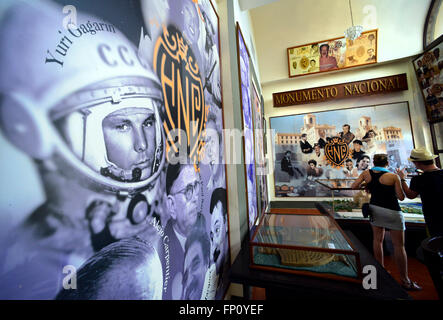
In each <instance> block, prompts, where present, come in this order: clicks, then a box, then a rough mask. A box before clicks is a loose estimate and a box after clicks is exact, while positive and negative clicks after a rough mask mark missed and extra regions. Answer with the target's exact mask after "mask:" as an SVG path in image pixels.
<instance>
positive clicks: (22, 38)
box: [0, 1, 165, 192]
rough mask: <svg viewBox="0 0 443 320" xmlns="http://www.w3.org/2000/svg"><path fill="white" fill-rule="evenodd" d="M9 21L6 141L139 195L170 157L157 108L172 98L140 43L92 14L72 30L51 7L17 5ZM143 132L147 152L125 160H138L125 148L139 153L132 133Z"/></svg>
mask: <svg viewBox="0 0 443 320" xmlns="http://www.w3.org/2000/svg"><path fill="white" fill-rule="evenodd" d="M1 16H2V20H1V21H0V70H2V71H1V73H0V92H1V94H2V101H1V106H0V116H1V128H2V129H3V132H4V133H5V135H6V137H7V138H8V139H9V140H10V141H11V142H12V143H13V144H15V145H16V146H17V147H19V148H20V149H21V150H23V151H24V152H26V153H27V154H28V155H30V156H32V157H33V158H35V159H41V160H43V159H48V158H50V157H52V156H54V155H56V156H57V157H61V158H63V160H64V161H65V162H67V163H68V165H69V166H70V167H71V168H74V169H75V171H76V172H77V173H78V172H80V175H81V177H82V178H83V179H87V180H88V181H92V182H94V183H95V184H96V185H97V186H98V187H99V188H104V190H107V191H112V192H119V191H125V192H134V191H137V190H141V189H144V188H146V187H148V186H149V185H150V184H152V183H154V182H155V180H156V179H157V177H158V174H159V173H160V171H161V169H162V167H163V165H164V161H165V160H164V158H165V157H164V147H163V146H164V137H163V130H162V127H161V121H160V117H159V113H158V110H157V109H158V108H160V107H161V104H162V103H163V102H162V101H163V98H162V93H161V89H160V83H159V81H158V79H157V77H156V75H155V74H154V73H153V72H152V70H151V67H150V66H149V65H148V63H146V62H145V61H143V60H142V59H141V58H140V57H139V55H138V52H137V49H136V48H135V46H134V45H133V44H132V43H130V42H129V41H128V40H127V39H126V37H125V36H124V35H123V34H122V33H121V32H119V31H118V30H117V29H116V28H115V27H114V26H113V25H111V24H109V23H107V22H104V21H102V20H101V19H99V18H96V17H93V16H86V15H82V14H80V13H77V24H76V28H71V29H65V28H64V27H63V22H64V18H65V15H64V14H63V11H62V7H60V6H57V5H55V4H52V3H48V2H46V1H45V2H44V1H32V2H25V1H17V2H14V4H13V5H12V6H10V7H9V9H8V11H7V12H5V13H4V14H3V15H1ZM119 121H120V122H121V123H120V124H119V123H118V122H119ZM114 125H115V127H113V126H114ZM120 127H121V128H120ZM122 128H126V129H128V128H129V130H134V132H133V133H128V132H127V131H124V130H120V129H122ZM113 129H116V131H112V130H113ZM135 131H137V132H135ZM148 132H149V133H148ZM119 134H121V135H124V136H125V138H123V140H124V139H126V140H125V141H126V145H125V143H121V141H120V140H119V139H121V137H120V135H119ZM137 135H138V138H140V137H141V138H142V139H143V141H142V142H141V145H140V146H137V148H139V150H138V152H139V153H140V154H142V155H141V156H139V157H138V158H136V157H134V159H133V163H124V162H125V161H126V162H128V161H129V162H130V160H131V159H130V157H129V156H127V155H125V154H124V150H129V149H130V148H131V147H132V148H135V146H134V145H132V146H130V145H129V144H128V143H127V140H128V137H131V138H134V139H136V137H137ZM113 139H114V140H113ZM139 142H140V141H139ZM139 142H138V143H139ZM146 145H150V146H151V147H149V148H148V147H147V146H146ZM125 148H126V149H125ZM148 149H149V150H148ZM136 151H137V150H136ZM148 151H149V152H148ZM148 153H149V154H148ZM119 154H120V155H119Z"/></svg>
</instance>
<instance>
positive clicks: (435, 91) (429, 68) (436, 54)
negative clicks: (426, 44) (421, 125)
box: [413, 42, 443, 122]
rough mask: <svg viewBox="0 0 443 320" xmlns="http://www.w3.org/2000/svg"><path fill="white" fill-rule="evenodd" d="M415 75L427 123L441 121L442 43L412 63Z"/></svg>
mask: <svg viewBox="0 0 443 320" xmlns="http://www.w3.org/2000/svg"><path fill="white" fill-rule="evenodd" d="M413 64H414V68H415V74H416V76H417V80H418V83H419V85H420V89H421V92H422V94H423V98H424V103H425V107H426V115H427V117H428V120H429V121H433V122H438V121H442V120H443V71H442V70H443V42H440V43H438V44H437V45H436V46H434V47H433V48H432V49H429V50H428V51H426V52H425V53H423V54H422V55H420V56H419V57H417V58H416V59H415V60H414V61H413Z"/></svg>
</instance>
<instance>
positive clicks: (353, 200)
mask: <svg viewBox="0 0 443 320" xmlns="http://www.w3.org/2000/svg"><path fill="white" fill-rule="evenodd" d="M410 178H411V176H408V178H406V183H407V184H408V185H409V183H410ZM315 181H316V182H317V183H319V184H321V185H322V186H324V187H326V188H328V189H329V190H330V191H331V200H327V201H322V203H321V204H322V205H323V207H324V208H325V209H327V210H328V211H330V214H331V215H333V216H334V217H336V218H349V219H368V218H364V217H363V213H362V210H361V208H362V206H363V204H364V203H368V202H369V201H370V200H371V195H370V193H369V192H366V190H365V189H363V188H362V189H360V190H353V189H351V185H352V184H353V182H354V181H355V179H317V180H315ZM343 197H349V198H348V199H343ZM399 204H400V208H401V210H402V212H403V216H404V218H405V222H412V223H414V222H416V223H424V221H425V220H424V216H423V211H422V206H421V202H420V201H417V200H416V199H414V200H413V201H410V200H408V199H405V200H404V201H399Z"/></svg>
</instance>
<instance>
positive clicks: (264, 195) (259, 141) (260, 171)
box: [252, 81, 268, 220]
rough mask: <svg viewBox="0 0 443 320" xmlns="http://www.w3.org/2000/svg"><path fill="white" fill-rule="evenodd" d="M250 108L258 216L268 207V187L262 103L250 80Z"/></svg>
mask: <svg viewBox="0 0 443 320" xmlns="http://www.w3.org/2000/svg"><path fill="white" fill-rule="evenodd" d="M252 106H253V108H252V110H253V114H254V116H253V119H254V138H255V167H256V177H257V178H256V179H257V196H258V198H257V200H258V207H259V217H258V220H261V217H262V216H263V215H264V213H265V211H266V210H267V207H268V192H267V191H268V187H267V179H266V177H267V167H266V159H265V152H264V151H265V149H264V145H265V140H264V130H263V127H264V121H263V119H264V117H263V109H262V103H261V100H260V96H259V94H258V91H257V88H256V85H255V83H254V81H252Z"/></svg>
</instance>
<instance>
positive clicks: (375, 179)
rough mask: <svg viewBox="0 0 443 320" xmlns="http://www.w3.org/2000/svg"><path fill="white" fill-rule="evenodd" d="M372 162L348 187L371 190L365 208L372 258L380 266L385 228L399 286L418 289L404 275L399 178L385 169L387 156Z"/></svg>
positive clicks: (403, 196)
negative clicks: (368, 220) (369, 224)
mask: <svg viewBox="0 0 443 320" xmlns="http://www.w3.org/2000/svg"><path fill="white" fill-rule="evenodd" d="M373 162H374V167H373V168H372V169H370V170H365V171H364V172H363V173H362V174H360V176H359V177H358V178H357V180H356V181H355V182H354V183H353V184H352V186H351V188H352V189H360V188H361V185H362V184H363V183H366V185H367V188H368V190H369V192H370V193H371V201H370V205H369V210H370V213H371V216H372V218H371V227H372V233H373V250H374V256H375V259H376V260H377V261H378V262H379V263H380V264H381V265H382V266H383V267H384V259H383V239H384V236H385V229H389V230H390V231H389V232H390V234H391V239H392V244H393V245H394V258H395V262H396V264H397V267H398V269H399V271H400V278H401V282H402V283H401V285H402V287H403V288H404V289H405V290H415V291H417V290H421V287H420V286H419V285H418V284H417V283H415V282H414V281H412V280H411V279H409V277H408V262H407V255H406V250H405V233H404V230H405V220H404V217H403V213H402V212H401V209H400V205H399V204H398V200H403V199H404V198H405V195H404V193H403V190H402V187H401V182H400V179H399V177H398V176H397V175H396V174H394V173H390V172H389V171H388V169H387V168H386V167H387V166H388V156H387V155H386V154H375V155H374V159H373Z"/></svg>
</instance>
